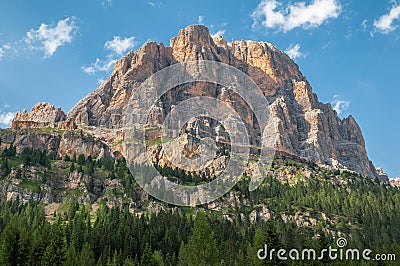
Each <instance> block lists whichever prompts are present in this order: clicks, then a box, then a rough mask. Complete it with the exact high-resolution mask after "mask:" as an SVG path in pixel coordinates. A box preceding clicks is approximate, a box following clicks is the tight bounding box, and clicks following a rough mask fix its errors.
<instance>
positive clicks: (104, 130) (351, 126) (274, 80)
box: [0, 25, 377, 177]
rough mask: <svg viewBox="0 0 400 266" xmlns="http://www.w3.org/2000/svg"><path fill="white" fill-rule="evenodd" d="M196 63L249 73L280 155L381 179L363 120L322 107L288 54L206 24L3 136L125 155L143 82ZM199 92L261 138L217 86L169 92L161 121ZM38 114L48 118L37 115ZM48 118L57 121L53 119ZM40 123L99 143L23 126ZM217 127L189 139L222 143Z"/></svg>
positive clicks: (21, 142) (130, 58) (130, 60)
mask: <svg viewBox="0 0 400 266" xmlns="http://www.w3.org/2000/svg"><path fill="white" fill-rule="evenodd" d="M193 60H212V61H217V62H222V63H225V64H229V65H231V66H233V67H236V68H237V69H239V70H240V71H242V72H244V73H245V74H247V75H248V76H249V77H250V78H251V79H252V80H253V81H254V82H255V83H256V84H257V85H258V86H259V88H260V89H261V90H262V92H263V93H264V95H265V97H266V99H267V100H268V102H269V111H270V112H271V114H272V117H273V118H274V119H275V121H276V123H277V126H278V131H277V150H278V152H279V153H281V154H284V155H285V156H293V157H296V158H300V159H305V160H309V161H312V162H314V163H317V164H323V165H327V166H331V167H336V168H345V169H349V170H352V171H355V172H358V173H360V174H363V175H366V176H371V177H372V176H377V174H376V171H375V168H374V166H373V164H372V163H371V162H370V160H369V159H368V156H367V153H366V149H365V142H364V138H363V135H362V132H361V130H360V127H359V126H358V124H357V122H356V121H355V120H354V118H353V117H352V116H349V117H347V118H345V119H340V118H339V117H338V115H337V113H336V111H334V110H333V109H332V106H331V105H330V104H324V103H321V102H320V101H319V100H318V97H317V96H316V95H315V94H314V93H313V92H312V88H311V86H310V84H309V83H308V81H307V80H306V78H305V77H304V76H303V75H302V73H301V72H300V70H299V67H298V66H297V64H296V63H295V62H294V61H293V60H291V59H290V58H289V56H288V55H286V54H285V53H284V52H282V51H280V50H279V49H277V48H276V47H274V46H273V45H272V44H270V43H266V42H255V41H244V40H240V41H232V42H227V41H226V40H225V39H224V37H222V36H217V37H215V38H212V37H211V35H210V33H209V31H208V29H207V27H205V26H203V25H190V26H188V27H187V28H185V29H182V30H180V31H179V33H178V36H177V37H174V38H172V39H171V41H170V46H169V47H167V46H165V45H164V44H162V43H156V42H147V43H145V44H143V46H142V47H141V48H139V49H138V50H137V51H135V52H129V53H128V54H127V55H126V56H124V57H123V58H122V59H120V60H119V61H118V62H117V63H116V64H115V67H114V69H113V71H112V74H111V76H110V77H108V79H107V80H106V81H105V82H104V83H103V84H102V85H101V86H100V87H99V88H97V89H96V90H95V91H94V92H92V93H90V94H89V95H88V96H86V97H85V98H83V99H82V100H80V101H79V102H78V103H77V104H76V106H75V107H74V108H72V110H71V111H70V112H69V113H68V114H66V115H64V113H63V112H62V111H61V110H58V109H57V110H56V109H54V107H49V105H45V104H40V106H39V107H40V108H39V107H35V108H34V109H32V111H31V112H30V113H29V114H27V113H26V112H23V113H18V114H17V115H16V116H15V118H14V121H13V124H12V128H13V129H14V132H13V133H8V135H7V134H5V135H1V136H0V138H1V142H0V143H10V144H13V145H14V146H17V147H20V148H21V147H23V146H36V147H42V148H44V149H49V150H52V151H54V152H56V153H57V154H59V155H61V156H64V155H65V154H68V155H69V156H72V155H73V154H74V153H76V154H77V151H78V150H79V151H80V152H82V151H83V152H85V153H87V154H88V155H89V154H90V155H92V156H97V157H98V156H118V155H119V154H121V151H122V150H121V149H123V147H122V145H121V143H120V142H121V140H122V137H121V128H122V126H123V122H122V121H123V119H124V117H123V116H124V113H123V110H124V108H125V106H126V105H127V103H128V101H129V99H130V98H131V96H132V95H134V94H135V93H138V92H137V91H136V90H137V89H138V87H139V85H140V84H141V83H142V82H143V81H145V80H146V79H147V78H148V77H150V76H151V75H152V74H154V73H156V72H157V71H159V70H161V69H163V68H166V67H168V66H171V65H173V64H176V63H178V62H186V61H193ZM198 95H203V96H209V97H214V98H218V99H220V100H222V101H225V102H230V103H231V104H233V105H234V106H235V109H236V110H238V112H239V114H240V116H241V117H242V118H243V119H244V121H245V122H246V124H247V126H248V128H249V129H250V131H251V130H254V132H250V134H249V135H250V136H255V135H256V134H257V132H256V130H255V128H256V126H255V124H254V123H255V122H254V120H253V118H252V116H251V115H249V113H248V112H249V110H248V106H247V105H246V104H245V103H243V101H241V99H240V98H238V96H237V95H233V94H229V93H227V92H226V91H225V90H224V89H223V88H221V87H220V86H218V85H217V84H204V83H200V82H197V83H193V84H186V85H184V86H182V88H176V89H173V90H171V91H170V92H168V93H167V94H166V95H164V96H163V97H162V98H161V101H160V103H159V105H158V107H159V108H158V109H156V110H154V115H153V116H152V117H153V118H154V121H153V122H154V123H155V124H162V121H163V119H164V118H165V117H166V115H167V114H168V112H169V111H170V110H171V109H172V108H173V106H174V105H176V104H177V103H179V102H181V101H183V100H185V99H187V98H190V97H192V96H198ZM42 109H45V110H46V111H43V110H42ZM40 110H42V111H40ZM36 112H41V113H40V115H35V114H34V113H36ZM46 114H49V116H51V117H46ZM35 119H36V120H35ZM33 120H35V121H33ZM38 125H45V126H46V127H52V128H58V127H59V128H60V129H63V130H67V131H68V129H70V130H75V128H77V129H79V130H81V133H82V132H83V136H85V137H87V136H86V135H85V134H87V135H88V136H89V135H90V136H92V137H94V138H93V139H92V140H91V142H89V143H88V142H87V141H86V142H85V141H82V140H79V137H71V135H66V136H64V135H65V134H67V133H68V132H63V133H62V134H61V133H60V135H59V136H47V137H44V136H41V137H38V136H36V137H33V136H32V135H29V134H33V133H32V132H29V131H26V132H25V131H24V132H25V133H21V131H20V130H22V129H23V128H30V127H35V128H37V127H38ZM217 127H218V123H217V122H215V121H214V122H213V121H207V120H205V119H195V121H192V122H191V123H188V124H187V126H186V129H185V130H183V132H182V135H187V139H190V138H192V137H194V138H196V137H199V136H198V134H197V135H196V134H192V133H190V132H202V131H204V129H206V128H208V129H209V130H211V132H212V133H210V134H211V136H212V137H215V138H217V137H219V136H218V132H217V130H216V128H217ZM10 134H11V135H10ZM24 134H25V135H24ZM43 134H44V133H43ZM152 134H153V135H152V136H151V138H152V139H153V140H157V138H159V137H160V135H159V134H158V133H157V129H155V130H153V131H152ZM28 135H29V136H28ZM6 137H7V138H6ZM54 138H56V140H54ZM49 139H53V142H51V143H53V144H52V145H50V144H47V145H46V144H45V143H44V142H45V141H49ZM82 143H84V146H82ZM153 143H155V145H154V147H153V148H152V151H153V152H154V154H153V155H154V158H153V159H154V161H155V162H157V163H159V164H164V165H168V162H167V161H166V158H165V155H163V151H162V149H161V147H160V145H159V144H158V143H157V142H156V141H154V142H153ZM185 147H186V146H185Z"/></svg>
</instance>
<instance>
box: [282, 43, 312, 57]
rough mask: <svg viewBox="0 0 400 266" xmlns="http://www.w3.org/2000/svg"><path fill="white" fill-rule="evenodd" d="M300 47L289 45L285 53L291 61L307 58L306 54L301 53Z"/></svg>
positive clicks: (298, 45)
mask: <svg viewBox="0 0 400 266" xmlns="http://www.w3.org/2000/svg"><path fill="white" fill-rule="evenodd" d="M300 49H301V45H300V44H298V43H296V44H291V45H290V46H289V47H288V48H287V49H286V50H285V53H286V54H287V55H288V56H289V57H290V58H292V59H293V60H295V59H297V58H305V57H306V56H307V54H306V53H303V52H301V51H300Z"/></svg>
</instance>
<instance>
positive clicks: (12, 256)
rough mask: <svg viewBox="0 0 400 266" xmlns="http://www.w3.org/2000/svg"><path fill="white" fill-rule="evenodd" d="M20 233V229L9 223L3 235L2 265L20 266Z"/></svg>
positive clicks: (0, 260)
mask: <svg viewBox="0 0 400 266" xmlns="http://www.w3.org/2000/svg"><path fill="white" fill-rule="evenodd" d="M19 240H20V233H19V231H18V229H17V228H16V227H15V226H14V225H12V224H11V223H9V224H8V225H7V226H6V228H5V229H4V231H3V232H2V234H1V248H0V263H1V265H20V264H21V263H22V261H21V260H22V258H21V257H22V254H20V250H21V249H20V246H19Z"/></svg>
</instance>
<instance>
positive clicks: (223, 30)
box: [211, 29, 226, 38]
mask: <svg viewBox="0 0 400 266" xmlns="http://www.w3.org/2000/svg"><path fill="white" fill-rule="evenodd" d="M225 32H226V30H225V29H221V30H218V31H217V32H215V33H212V34H211V37H213V38H215V37H217V36H223V35H224V34H225Z"/></svg>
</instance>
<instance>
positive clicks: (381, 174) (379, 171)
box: [376, 167, 389, 182]
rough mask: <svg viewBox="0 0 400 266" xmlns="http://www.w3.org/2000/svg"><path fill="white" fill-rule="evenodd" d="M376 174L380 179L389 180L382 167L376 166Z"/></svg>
mask: <svg viewBox="0 0 400 266" xmlns="http://www.w3.org/2000/svg"><path fill="white" fill-rule="evenodd" d="M376 174H377V176H378V178H379V180H381V181H385V182H389V175H388V174H387V173H385V172H384V171H383V169H382V168H380V167H379V168H376Z"/></svg>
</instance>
